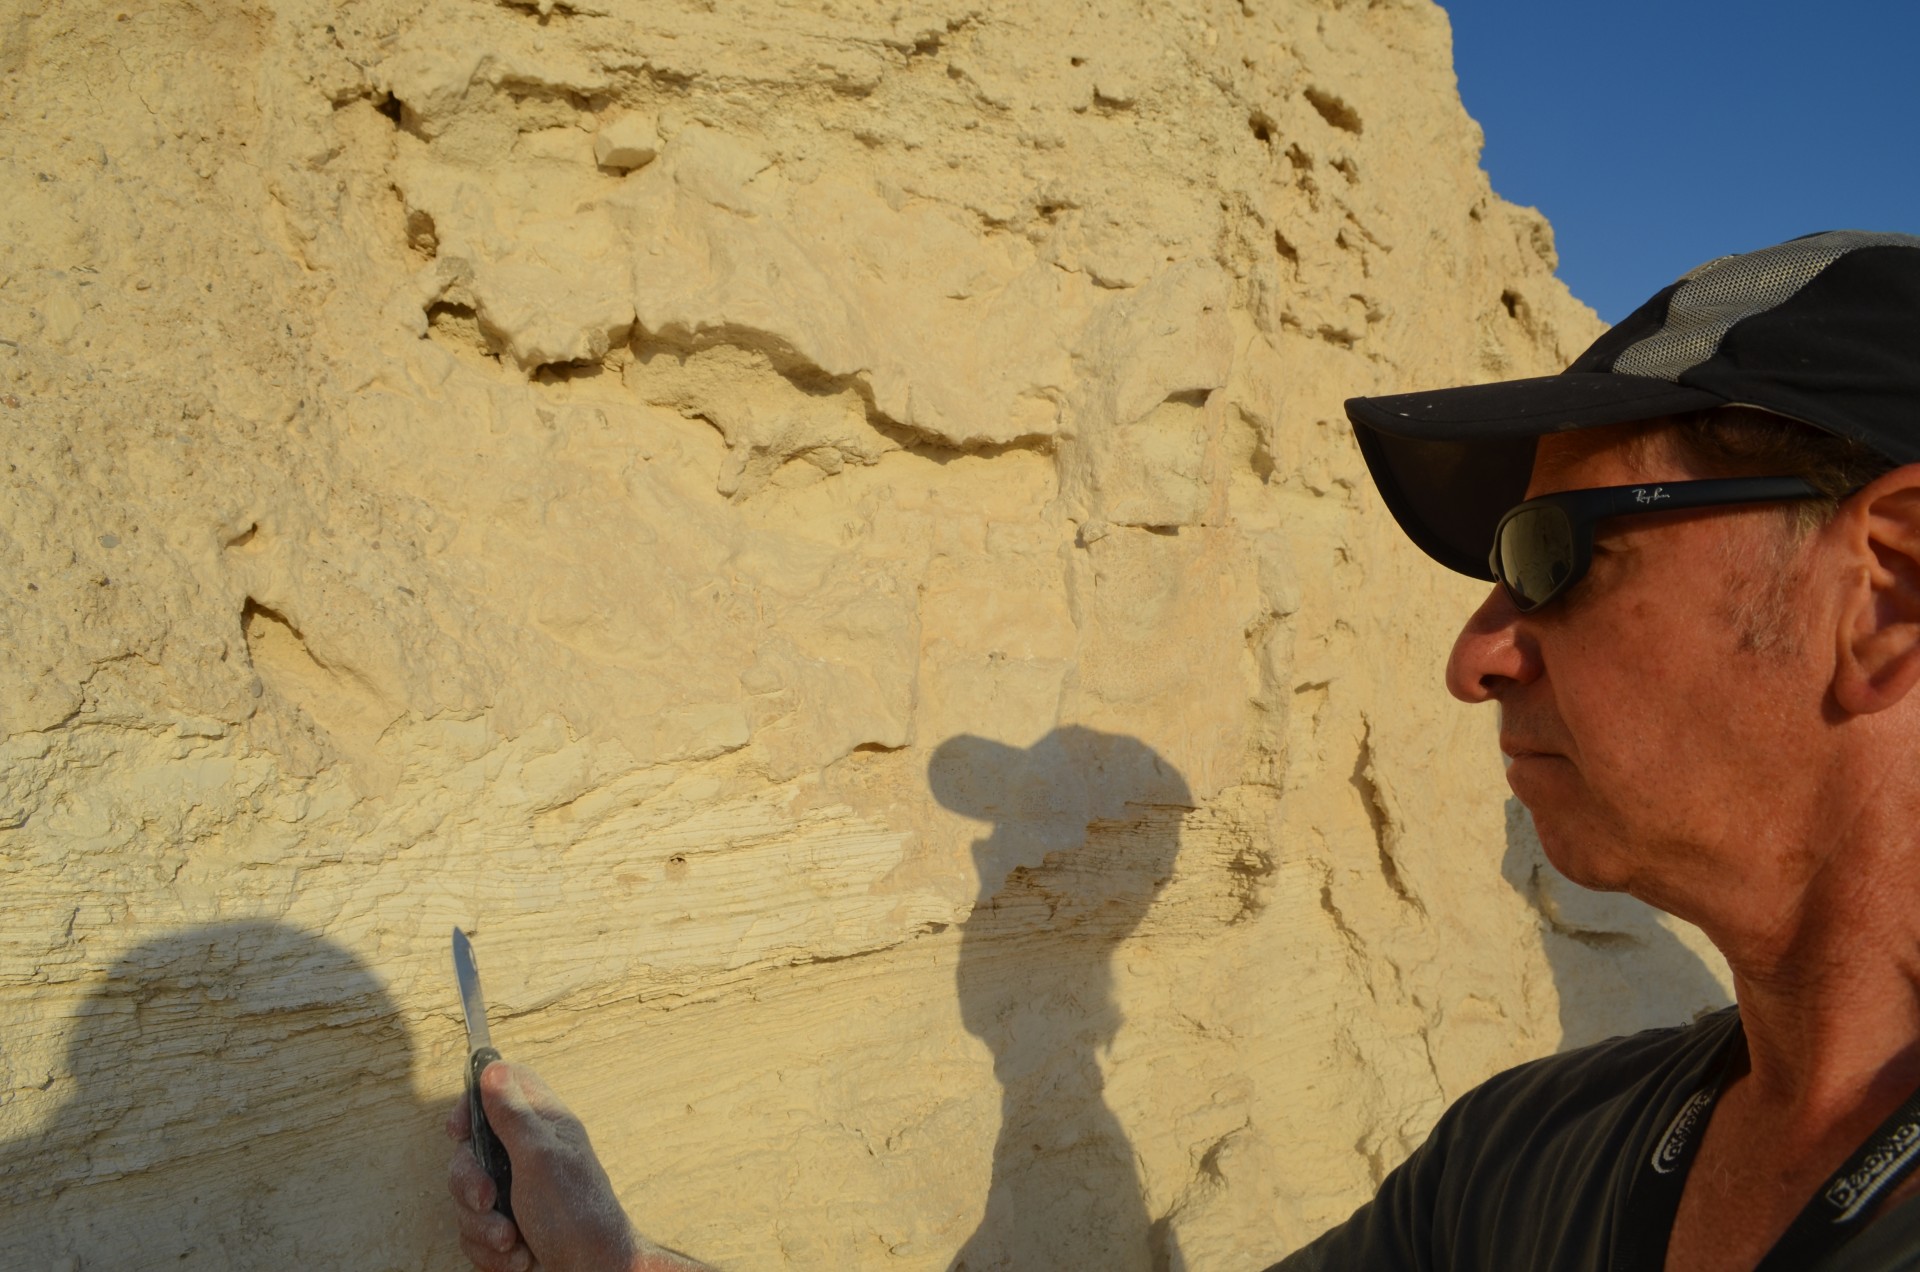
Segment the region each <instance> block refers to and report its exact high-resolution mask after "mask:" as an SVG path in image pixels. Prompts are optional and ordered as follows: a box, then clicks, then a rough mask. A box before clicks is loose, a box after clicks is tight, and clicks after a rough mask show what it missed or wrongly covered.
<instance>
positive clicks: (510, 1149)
mask: <svg viewBox="0 0 1920 1272" xmlns="http://www.w3.org/2000/svg"><path fill="white" fill-rule="evenodd" d="M480 1098H481V1100H482V1102H483V1103H484V1104H485V1105H486V1109H487V1121H488V1122H490V1123H491V1124H492V1126H493V1130H494V1133H495V1134H496V1135H498V1136H499V1137H500V1142H501V1143H502V1144H504V1145H506V1149H507V1156H508V1157H509V1158H510V1159H511V1160H512V1161H513V1213H514V1219H508V1218H507V1217H506V1216H505V1215H500V1214H496V1213H495V1212H494V1210H493V1202H494V1187H493V1181H492V1180H491V1179H488V1178H487V1173H486V1172H485V1171H483V1170H482V1169H480V1163H479V1161H478V1159H476V1158H475V1157H474V1155H473V1149H472V1147H471V1146H470V1145H469V1144H468V1143H467V1141H468V1140H469V1139H471V1138H472V1131H471V1129H470V1128H469V1127H468V1125H467V1103H466V1100H465V1099H464V1098H462V1099H460V1100H456V1101H455V1102H454V1106H453V1108H452V1110H451V1111H449V1112H448V1114H447V1134H448V1136H450V1137H451V1138H452V1139H454V1140H455V1141H457V1142H458V1147H456V1148H455V1149H454V1152H453V1160H452V1161H451V1162H450V1163H449V1164H448V1166H447V1190H448V1191H449V1192H451V1193H452V1194H453V1200H454V1213H455V1215H456V1217H457V1219H458V1221H459V1225H460V1249H461V1251H462V1252H463V1253H465V1254H466V1256H467V1258H469V1259H471V1260H472V1261H473V1266H474V1267H476V1268H478V1269H480V1272H528V1269H530V1268H531V1267H532V1266H533V1264H534V1261H535V1260H536V1259H537V1260H539V1264H540V1267H541V1269H542V1272H713V1270H712V1269H711V1268H708V1267H707V1266H706V1265H705V1264H703V1263H696V1262H695V1261H694V1260H692V1259H689V1258H687V1257H686V1256H685V1255H681V1254H676V1253H674V1252H673V1251H671V1250H665V1249H662V1248H661V1247H659V1246H656V1245H653V1244H652V1243H651V1242H648V1241H647V1240H645V1239H644V1238H642V1237H641V1236H640V1234H639V1233H637V1232H635V1231H634V1229H633V1224H632V1223H631V1222H630V1221H629V1220H628V1219H627V1213H626V1211H625V1210H623V1209H621V1206H620V1201H619V1199H618V1198H617V1197H615V1196H614V1195H613V1185H612V1183H611V1182H609V1180H608V1179H607V1172H606V1171H605V1170H603V1169H602V1168H601V1166H600V1159H599V1158H597V1157H595V1156H594V1153H593V1145H592V1144H590V1143H588V1142H587V1128H586V1127H584V1126H582V1125H581V1124H580V1119H579V1118H577V1117H575V1116H574V1115H573V1114H572V1113H571V1112H569V1111H568V1109H567V1106H566V1105H564V1104H562V1103H561V1102H560V1097H559V1096H557V1095H555V1094H554V1093H553V1090H552V1089H551V1088H550V1087H548V1086H547V1084H546V1083H545V1082H542V1081H541V1080H540V1075H539V1074H537V1073H535V1072H534V1071H533V1070H532V1069H530V1068H528V1067H527V1066H525V1065H520V1064H508V1063H506V1062H505V1061H502V1062H500V1063H498V1064H491V1065H488V1066H487V1068H486V1071H485V1072H484V1073H482V1074H481V1075H480ZM516 1220H517V1221H518V1226H516V1222H515V1221H516Z"/></svg>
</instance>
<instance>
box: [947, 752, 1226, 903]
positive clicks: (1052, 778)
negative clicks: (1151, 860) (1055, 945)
mask: <svg viewBox="0 0 1920 1272" xmlns="http://www.w3.org/2000/svg"><path fill="white" fill-rule="evenodd" d="M927 782H928V785H929V786H930V787H931V788H932V791H933V797H934V798H935V799H936V800H938V801H939V802H940V804H941V806H942V807H944V808H946V809H949V810H950V811H952V812H956V813H959V814H961V815H962V816H965V817H972V818H976V819H978V820H981V821H989V822H992V823H993V824H994V829H993V833H992V834H991V835H989V836H987V837H986V838H983V839H980V840H977V841H976V842H975V844H974V852H975V856H976V857H977V858H978V860H979V866H980V886H981V895H982V896H988V895H991V893H992V892H993V891H994V890H996V889H997V888H998V887H999V886H1000V883H1001V881H1002V880H1004V879H1005V878H1006V875H1007V872H1008V871H1009V870H1011V869H1012V868H1014V867H1015V866H1018V865H1022V864H1028V865H1034V864H1038V863H1039V861H1040V860H1041V859H1042V858H1044V857H1045V856H1046V855H1047V854H1048V853H1050V852H1059V851H1063V850H1068V849H1073V848H1076V847H1077V846H1079V845H1081V844H1082V842H1083V841H1084V840H1085V839H1086V836H1087V831H1088V828H1089V827H1091V826H1093V825H1094V824H1095V823H1098V822H1103V821H1121V820H1124V819H1126V818H1127V817H1129V816H1130V812H1129V806H1130V805H1131V806H1138V807H1151V806H1172V807H1179V808H1191V807H1192V798H1193V797H1192V795H1191V794H1190V793H1189V791H1188V789H1187V784H1186V781H1185V780H1184V779H1183V778H1182V777H1181V776H1180V774H1179V773H1178V772H1177V771H1176V770H1175V769H1174V768H1173V766H1172V765H1170V764H1168V763H1167V761H1166V760H1165V759H1163V758H1162V757H1161V756H1160V754H1159V753H1158V752H1157V751H1155V750H1154V749H1153V748H1152V747H1150V746H1148V745H1147V744H1146V743H1144V742H1142V741H1140V739H1138V738H1132V737H1127V736H1126V735H1124V734H1118V733H1103V732H1101V731H1099V730H1097V729H1089V728H1086V727H1084V726H1082V725H1064V726H1062V727H1060V728H1057V729H1054V730H1052V731H1051V732H1049V733H1048V734H1047V735H1046V736H1045V737H1043V738H1041V739H1040V740H1039V741H1038V742H1035V743H1034V744H1033V745H1032V746H1030V747H1018V746H1008V745H1007V744H1006V743H1004V742H995V741H992V740H991V739H988V738H982V737H976V736H974V735H972V734H960V735H958V736H956V737H952V738H948V739H947V740H946V741H945V742H942V743H941V744H940V745H939V746H937V747H935V748H934V751H933V755H932V756H931V758H930V759H929V760H928V763H927ZM1169 860H1170V858H1169Z"/></svg>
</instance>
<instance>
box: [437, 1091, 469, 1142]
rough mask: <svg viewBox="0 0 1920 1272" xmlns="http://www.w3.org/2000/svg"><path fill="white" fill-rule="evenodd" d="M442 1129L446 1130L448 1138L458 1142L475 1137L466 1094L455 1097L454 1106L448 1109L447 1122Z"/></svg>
mask: <svg viewBox="0 0 1920 1272" xmlns="http://www.w3.org/2000/svg"><path fill="white" fill-rule="evenodd" d="M441 1129H443V1130H445V1131H446V1133H447V1138H448V1139H450V1140H453V1141H454V1142H456V1143H458V1142H460V1141H462V1140H470V1139H472V1138H473V1125H472V1123H471V1122H470V1120H469V1118H468V1114H467V1097H466V1096H464V1095H462V1096H457V1097H455V1099H454V1101H453V1105H452V1107H450V1108H449V1109H448V1110H447V1120H446V1123H445V1125H444V1126H443V1127H442V1128H441Z"/></svg>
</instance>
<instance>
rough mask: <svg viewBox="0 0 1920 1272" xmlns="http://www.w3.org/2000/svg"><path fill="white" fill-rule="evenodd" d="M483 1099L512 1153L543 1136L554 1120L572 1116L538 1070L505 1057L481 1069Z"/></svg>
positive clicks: (501, 1137)
mask: <svg viewBox="0 0 1920 1272" xmlns="http://www.w3.org/2000/svg"><path fill="white" fill-rule="evenodd" d="M480 1102H481V1105H482V1107H484V1108H485V1109H486V1111H487V1121H488V1122H489V1123H490V1124H492V1126H493V1133H494V1134H495V1135H498V1136H499V1137H500V1140H501V1142H502V1143H504V1144H505V1145H506V1146H507V1153H508V1155H509V1156H511V1155H512V1154H513V1151H514V1149H515V1147H516V1146H518V1145H522V1144H527V1143H529V1142H531V1141H534V1140H538V1139H541V1138H544V1137H545V1135H546V1134H547V1133H549V1128H550V1127H551V1126H552V1124H553V1123H555V1122H557V1121H560V1120H561V1119H563V1118H566V1117H569V1116H571V1113H570V1111H569V1110H568V1108H567V1106H566V1105H565V1104H563V1103H561V1101H560V1097H559V1096H557V1095H555V1094H554V1093H553V1088H551V1087H549V1086H548V1085H547V1084H546V1083H545V1082H543V1081H542V1080H541V1078H540V1075H539V1074H538V1073H536V1072H535V1071H534V1070H533V1069H532V1068H530V1067H528V1066H527V1065H524V1064H513V1063H511V1062H510V1061H506V1060H498V1061H495V1062H494V1063H493V1064H490V1065H488V1066H487V1067H486V1068H485V1069H484V1070H483V1071H482V1072H481V1074H480Z"/></svg>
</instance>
